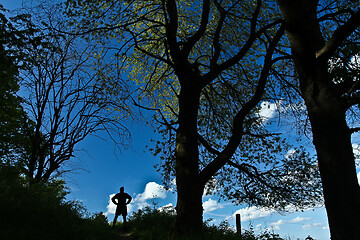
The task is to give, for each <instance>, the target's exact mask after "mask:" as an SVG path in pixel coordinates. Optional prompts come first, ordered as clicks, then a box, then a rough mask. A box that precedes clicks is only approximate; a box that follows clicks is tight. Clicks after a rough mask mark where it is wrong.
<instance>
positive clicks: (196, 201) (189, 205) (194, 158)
mask: <svg viewBox="0 0 360 240" xmlns="http://www.w3.org/2000/svg"><path fill="white" fill-rule="evenodd" d="M191 85H192V84H186V86H182V88H181V91H180V96H179V128H178V132H177V136H176V150H175V153H176V186H177V206H176V212H177V216H176V222H175V231H176V233H177V234H180V235H192V234H194V233H196V232H199V231H201V228H202V223H203V218H202V216H203V215H202V214H203V213H202V194H203V189H204V186H202V184H201V182H200V181H199V150H198V138H197V116H198V109H199V99H200V89H199V88H197V87H194V86H191Z"/></svg>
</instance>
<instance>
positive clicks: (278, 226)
mask: <svg viewBox="0 0 360 240" xmlns="http://www.w3.org/2000/svg"><path fill="white" fill-rule="evenodd" d="M283 224H285V221H284V220H279V221H277V222H273V223H271V224H270V226H271V227H272V228H273V229H275V230H280V225H283Z"/></svg>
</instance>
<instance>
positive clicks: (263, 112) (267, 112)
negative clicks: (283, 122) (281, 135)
mask: <svg viewBox="0 0 360 240" xmlns="http://www.w3.org/2000/svg"><path fill="white" fill-rule="evenodd" d="M276 108H277V104H276V103H271V102H268V101H263V102H262V103H261V104H260V110H259V112H258V115H259V117H260V118H262V120H263V121H264V122H266V121H267V120H269V119H271V118H273V117H274V116H275V112H276Z"/></svg>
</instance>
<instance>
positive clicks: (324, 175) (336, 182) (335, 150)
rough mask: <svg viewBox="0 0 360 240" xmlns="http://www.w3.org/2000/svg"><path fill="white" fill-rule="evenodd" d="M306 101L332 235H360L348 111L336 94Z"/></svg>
mask: <svg viewBox="0 0 360 240" xmlns="http://www.w3.org/2000/svg"><path fill="white" fill-rule="evenodd" d="M315 101H316V104H314V103H315ZM306 102H308V103H307V108H308V113H309V118H310V122H311V127H312V132H313V143H314V145H315V148H316V152H317V157H318V164H319V169H320V174H321V179H322V185H323V193H324V199H325V207H326V211H327V215H328V222H329V227H330V234H331V239H333V240H337V239H341V240H342V239H358V237H359V233H358V227H359V226H360V189H359V184H358V181H357V176H356V169H355V160H354V154H353V151H352V144H351V133H350V129H349V128H348V126H347V124H346V120H345V119H346V116H345V111H344V110H343V109H341V108H339V107H337V106H339V105H338V104H336V103H334V96H333V97H331V98H328V97H325V96H322V97H319V96H318V97H316V98H315V99H314V98H308V99H307V101H306ZM309 102H311V103H309Z"/></svg>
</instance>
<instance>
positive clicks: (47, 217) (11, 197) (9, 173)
mask: <svg viewBox="0 0 360 240" xmlns="http://www.w3.org/2000/svg"><path fill="white" fill-rule="evenodd" d="M66 194H67V191H66V189H65V187H64V182H63V181H61V180H52V181H49V182H46V183H34V184H29V182H28V181H27V180H26V179H25V178H24V177H23V176H21V174H20V171H18V169H16V168H15V167H10V166H3V165H2V166H0V236H1V239H2V240H7V239H36V240H42V239H46V240H57V239H61V240H63V239H82V240H91V239H94V240H98V239H106V240H111V239H118V237H117V236H116V235H115V233H113V232H111V231H110V227H109V224H108V223H107V219H106V217H105V216H103V215H102V214H95V215H93V216H90V217H89V216H87V215H88V214H87V213H86V210H85V208H84V207H83V206H82V205H81V204H80V203H79V202H75V201H68V200H66V199H65V196H66Z"/></svg>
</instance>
